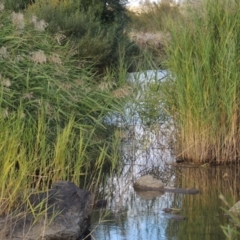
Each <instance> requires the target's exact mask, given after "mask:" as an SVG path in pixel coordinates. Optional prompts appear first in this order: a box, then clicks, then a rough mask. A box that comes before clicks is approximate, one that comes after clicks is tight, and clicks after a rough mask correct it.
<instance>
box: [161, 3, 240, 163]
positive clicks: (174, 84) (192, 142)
mask: <svg viewBox="0 0 240 240" xmlns="http://www.w3.org/2000/svg"><path fill="white" fill-rule="evenodd" d="M184 13H185V14H184V18H183V20H182V22H181V24H178V25H176V24H175V23H173V24H172V25H171V26H170V29H171V40H170V42H169V44H168V47H167V55H168V68H169V70H170V71H171V74H172V80H170V81H169V82H168V83H167V88H166V96H165V97H166V99H165V101H166V102H167V103H168V106H169V109H168V110H169V111H170V112H171V114H172V116H173V118H174V120H175V123H176V129H177V130H178V141H177V143H178V146H177V151H178V157H179V158H181V159H188V160H191V161H193V162H195V163H203V162H213V163H227V162H233V161H236V160H239V156H240V152H239V149H240V146H239V142H240V141H239V137H240V135H239V127H238V126H239V116H240V115H239V103H240V99H239V96H240V94H239V89H240V85H239V79H240V71H239V55H240V47H239V46H240V38H239V34H238V33H239V30H240V24H239V23H240V21H239V20H240V4H239V2H237V1H231V0H217V1H204V0H203V1H201V2H200V3H199V4H198V5H197V7H195V6H194V4H193V5H189V8H188V9H186V10H185V11H184Z"/></svg>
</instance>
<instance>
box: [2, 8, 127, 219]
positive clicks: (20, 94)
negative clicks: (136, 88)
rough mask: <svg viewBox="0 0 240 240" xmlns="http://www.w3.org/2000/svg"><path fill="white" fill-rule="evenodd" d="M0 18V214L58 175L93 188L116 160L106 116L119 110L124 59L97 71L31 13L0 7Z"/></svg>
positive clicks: (116, 143) (115, 141) (114, 141)
mask: <svg viewBox="0 0 240 240" xmlns="http://www.w3.org/2000/svg"><path fill="white" fill-rule="evenodd" d="M23 20H24V22H23ZM0 22H1V29H2V30H1V32H0V46H1V48H0V131H1V135H0V159H1V160H0V179H1V182H2V184H1V186H0V204H1V205H0V206H1V210H0V215H4V214H7V213H9V212H11V211H12V210H13V209H15V208H18V207H19V205H21V204H23V203H24V202H27V201H28V200H27V199H28V197H29V194H30V193H31V192H32V191H33V192H38V191H44V190H47V189H48V188H49V187H51V185H52V183H54V182H57V181H60V180H69V181H72V182H74V183H75V184H76V185H78V186H80V187H83V188H85V189H89V190H91V191H93V192H96V193H97V189H98V187H99V184H100V183H101V182H102V181H103V180H104V178H105V177H106V176H107V175H108V174H109V173H110V172H111V171H115V170H116V167H117V166H118V163H119V161H118V160H119V154H118V146H119V144H120V143H119V140H118V138H117V135H116V134H115V133H114V131H115V130H114V128H113V127H110V126H107V125H105V124H104V121H103V119H104V117H105V116H106V115H107V114H110V113H111V112H113V111H120V110H121V104H122V99H123V96H121V95H116V92H117V91H120V92H121V89H124V88H125V87H126V84H125V80H123V78H124V77H125V72H126V69H125V65H124V63H122V65H121V66H120V67H119V69H118V70H116V71H115V72H114V71H113V70H112V69H111V70H109V72H108V73H106V74H105V75H103V74H97V72H96V71H95V65H94V63H93V62H91V61H86V59H85V58H79V56H76V54H75V53H76V49H77V46H76V45H74V44H73V43H72V42H71V41H70V40H69V39H65V42H64V44H61V42H59V39H57V38H56V35H55V34H51V33H49V32H46V31H44V30H41V31H39V29H36V28H34V26H33V23H32V22H31V18H30V17H28V15H23V13H18V14H11V12H9V11H0ZM124 69H125V70H124ZM106 83H108V84H106ZM118 83H119V84H118ZM124 97H126V94H125V95H124ZM121 98H122V99H121ZM30 210H31V209H30Z"/></svg>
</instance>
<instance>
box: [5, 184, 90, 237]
mask: <svg viewBox="0 0 240 240" xmlns="http://www.w3.org/2000/svg"><path fill="white" fill-rule="evenodd" d="M93 200H94V195H93V194H92V193H90V192H88V191H85V190H82V189H79V188H78V187H77V186H76V185H75V184H73V183H71V182H67V181H61V182H57V183H55V184H54V185H53V187H52V189H50V190H49V191H48V192H42V193H35V194H32V195H30V197H29V199H28V203H27V204H26V206H24V207H23V208H22V209H21V211H20V212H19V214H18V215H17V217H15V215H13V216H10V215H9V216H7V217H5V218H2V219H1V226H5V227H6V229H5V233H4V235H5V237H4V238H2V239H5V240H7V239H14V240H20V239H24V240H36V239H45V240H67V239H68V240H76V239H82V237H83V236H84V235H85V233H86V231H87V229H88V228H89V226H90V215H91V212H92V207H93ZM27 205H28V206H27ZM29 206H31V209H32V211H29ZM34 209H35V210H34ZM33 210H34V211H33ZM33 212H34V214H33ZM1 234H3V233H1ZM1 236H3V235H1Z"/></svg>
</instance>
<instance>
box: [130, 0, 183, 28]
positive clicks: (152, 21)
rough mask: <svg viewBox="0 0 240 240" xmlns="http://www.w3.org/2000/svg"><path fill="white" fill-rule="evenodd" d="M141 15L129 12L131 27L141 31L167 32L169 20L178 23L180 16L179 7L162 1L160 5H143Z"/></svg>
mask: <svg viewBox="0 0 240 240" xmlns="http://www.w3.org/2000/svg"><path fill="white" fill-rule="evenodd" d="M141 7H142V12H141V13H134V12H129V13H128V14H129V17H130V19H131V27H132V28H133V29H135V30H141V31H148V32H149V31H167V30H168V27H167V21H168V20H169V19H171V20H174V21H176V22H177V21H178V18H179V17H180V16H181V14H180V11H179V6H178V5H177V4H174V3H173V4H170V3H169V2H166V1H162V2H160V3H149V2H147V3H145V4H143V5H142V6H141Z"/></svg>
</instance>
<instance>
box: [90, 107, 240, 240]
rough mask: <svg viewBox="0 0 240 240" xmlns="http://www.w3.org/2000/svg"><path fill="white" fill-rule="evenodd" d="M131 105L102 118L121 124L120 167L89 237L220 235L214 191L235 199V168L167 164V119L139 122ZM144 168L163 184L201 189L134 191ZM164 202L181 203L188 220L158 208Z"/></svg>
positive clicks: (180, 239)
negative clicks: (189, 192)
mask: <svg viewBox="0 0 240 240" xmlns="http://www.w3.org/2000/svg"><path fill="white" fill-rule="evenodd" d="M135 108H136V106H135V105H134V104H133V105H131V104H129V105H128V106H127V107H126V115H125V116H123V117H121V116H119V115H115V116H112V119H107V120H106V121H108V122H109V123H114V124H117V125H118V126H120V127H121V128H122V129H125V132H124V137H123V145H122V156H123V168H122V170H121V173H120V175H115V176H113V177H110V178H109V181H108V183H107V186H105V198H106V199H108V205H107V209H106V211H94V214H93V217H92V229H93V230H94V231H93V234H92V236H93V239H97V240H127V239H133V240H148V239H149V240H151V239H153V240H155V239H156V240H165V239H171V240H174V239H177V240H193V239H194V240H202V239H205V240H208V239H209V240H221V239H225V236H224V235H223V233H222V230H221V228H220V226H221V225H226V223H227V219H226V217H225V216H224V211H223V210H222V208H227V207H226V206H225V205H224V204H223V202H222V201H221V200H220V199H219V194H220V193H223V194H224V195H225V196H228V200H230V204H232V205H233V204H234V203H235V202H237V201H238V200H239V197H240V194H239V188H238V183H239V181H240V174H239V170H238V169H239V168H238V167H235V166H234V167H226V166H224V167H206V168H204V167H201V168H182V167H174V166H172V165H169V163H171V162H173V161H174V160H175V155H174V152H173V150H172V149H171V145H172V142H173V141H174V134H173V130H174V129H173V126H172V124H171V121H168V122H166V123H161V124H160V123H159V124H155V125H151V126H144V125H143V124H142V122H141V120H139V117H138V115H137V112H136V111H135V110H136V109H135ZM130 113H131V114H130ZM126 119H127V120H126ZM147 173H150V174H153V175H155V176H156V177H158V178H159V179H161V180H162V181H163V182H164V183H165V184H166V185H168V186H175V187H180V188H192V187H194V188H196V189H199V190H200V194H198V195H179V194H173V193H164V194H159V195H158V194H157V195H155V196H154V195H153V196H151V197H149V196H146V195H145V196H143V195H142V193H137V192H135V191H134V189H133V182H134V181H135V180H136V179H137V178H138V177H139V176H142V175H144V174H147ZM164 208H177V209H180V214H181V215H183V216H185V217H187V220H184V221H176V220H172V219H171V218H169V215H168V214H167V213H165V212H163V211H162V209H164ZM106 214H107V215H106ZM103 215H104V216H105V217H104V218H103Z"/></svg>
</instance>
